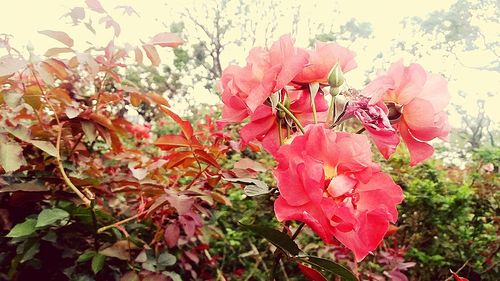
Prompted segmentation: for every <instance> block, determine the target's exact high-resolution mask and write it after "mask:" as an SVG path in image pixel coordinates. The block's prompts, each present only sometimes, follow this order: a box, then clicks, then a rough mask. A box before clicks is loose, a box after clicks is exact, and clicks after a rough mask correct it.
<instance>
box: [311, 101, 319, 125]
mask: <svg viewBox="0 0 500 281" xmlns="http://www.w3.org/2000/svg"><path fill="white" fill-rule="evenodd" d="M314 100H315V97H313V94H312V93H311V107H312V110H313V119H314V124H318V116H317V114H316V103H315V102H314Z"/></svg>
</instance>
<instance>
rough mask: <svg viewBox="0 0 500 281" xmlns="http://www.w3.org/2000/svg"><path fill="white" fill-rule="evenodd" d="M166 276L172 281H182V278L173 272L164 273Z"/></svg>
mask: <svg viewBox="0 0 500 281" xmlns="http://www.w3.org/2000/svg"><path fill="white" fill-rule="evenodd" d="M162 273H163V274H164V275H167V276H168V277H170V278H171V279H172V281H182V278H181V276H180V275H179V274H177V273H175V272H171V271H163V272H162Z"/></svg>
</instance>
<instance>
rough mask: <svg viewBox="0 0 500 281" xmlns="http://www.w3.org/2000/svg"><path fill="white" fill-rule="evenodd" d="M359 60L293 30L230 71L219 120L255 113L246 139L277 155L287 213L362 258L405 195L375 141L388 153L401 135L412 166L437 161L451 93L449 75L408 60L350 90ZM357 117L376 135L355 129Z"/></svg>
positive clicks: (282, 213) (282, 211) (280, 210)
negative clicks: (297, 37) (348, 79)
mask: <svg viewBox="0 0 500 281" xmlns="http://www.w3.org/2000/svg"><path fill="white" fill-rule="evenodd" d="M354 57H355V53H354V52H352V51H350V50H349V49H347V48H344V47H341V46H339V45H338V44H335V43H324V42H317V43H316V46H315V48H314V50H306V49H302V48H298V47H295V46H294V40H293V38H292V37H291V36H290V35H284V36H282V37H281V38H280V39H279V40H278V41H277V42H275V43H274V44H273V45H272V46H271V47H270V48H269V49H267V48H254V49H252V50H251V51H250V54H249V56H248V57H247V60H246V65H245V66H244V67H240V66H236V65H231V66H229V67H227V68H226V69H225V70H224V72H223V73H222V77H221V80H220V81H219V84H218V88H219V91H220V92H221V94H222V100H223V103H224V107H223V110H222V119H221V120H220V121H219V124H220V125H225V124H228V123H238V122H242V121H243V120H245V119H246V118H249V122H248V123H247V124H246V125H245V126H243V127H242V129H241V131H240V135H241V140H242V145H245V144H248V143H249V142H252V141H258V142H260V143H261V144H262V146H263V147H264V148H265V149H266V150H267V151H268V152H269V153H270V154H271V155H273V156H274V158H275V159H276V160H277V162H278V166H277V168H276V169H275V170H274V175H275V177H276V180H277V183H278V188H279V191H280V195H279V197H278V199H277V200H276V201H275V204H274V209H275V213H276V217H277V218H278V220H280V221H286V220H297V221H301V222H304V223H306V224H307V225H308V226H309V227H310V228H311V229H312V230H313V231H314V232H315V233H317V234H318V235H319V236H320V237H321V239H323V241H324V242H325V243H337V242H340V243H342V244H343V245H345V246H346V247H347V248H349V249H350V250H352V251H353V253H354V255H355V258H356V260H357V261H360V260H362V259H363V258H364V257H365V256H366V255H368V254H369V253H370V251H372V250H374V249H375V248H376V247H377V246H378V244H379V243H380V242H381V241H382V239H383V237H384V236H385V234H386V232H387V230H388V228H389V225H390V223H395V222H396V220H397V217H398V212H397V209H396V206H397V205H398V204H400V203H401V202H402V200H403V192H402V190H401V188H400V187H399V186H398V185H397V184H395V183H394V181H393V180H392V179H391V177H390V176H388V175H387V174H385V173H383V172H382V171H381V170H380V167H379V165H378V164H376V163H374V162H373V161H372V157H371V145H370V142H369V140H370V139H371V141H372V142H373V144H374V145H375V147H376V148H377V149H378V150H379V151H380V153H381V154H382V155H383V156H384V157H385V158H389V157H390V156H391V154H393V153H394V151H395V150H396V147H397V146H398V145H399V143H400V139H402V140H403V141H404V143H405V144H406V147H407V148H408V150H409V153H410V165H416V164H418V163H420V162H421V161H423V160H425V159H427V158H429V157H430V156H431V155H432V154H433V152H434V149H433V147H432V145H430V144H429V143H428V142H429V141H431V140H433V139H435V138H441V139H446V137H447V135H448V132H449V125H448V122H447V115H446V113H445V112H444V111H443V110H444V108H445V107H446V105H447V104H448V102H449V94H448V90H447V82H446V80H445V79H444V78H443V77H441V76H440V75H435V74H430V73H427V72H426V71H425V70H424V69H423V68H422V67H421V66H420V65H418V64H412V65H410V66H404V65H403V63H402V62H397V63H394V64H393V65H392V66H391V67H390V69H389V70H388V71H387V72H386V73H383V74H381V75H380V76H379V77H378V78H376V79H375V80H373V81H372V82H371V83H369V84H368V85H367V86H366V87H365V88H364V89H362V90H360V91H357V90H355V89H352V88H349V87H347V86H346V84H347V83H345V81H344V80H345V78H344V75H343V74H344V73H346V72H348V71H350V70H352V69H354V68H355V67H356V66H357V65H356V62H355V60H354ZM328 95H330V97H329V98H327V97H328ZM328 100H329V101H330V102H329V101H328ZM350 119H353V120H355V122H357V123H359V127H360V128H361V129H359V130H357V132H358V133H362V132H363V131H365V132H366V133H367V135H368V137H367V136H365V135H361V134H356V133H352V132H348V130H347V129H346V126H345V124H347V123H348V122H346V121H347V120H350ZM352 123H353V122H349V124H352Z"/></svg>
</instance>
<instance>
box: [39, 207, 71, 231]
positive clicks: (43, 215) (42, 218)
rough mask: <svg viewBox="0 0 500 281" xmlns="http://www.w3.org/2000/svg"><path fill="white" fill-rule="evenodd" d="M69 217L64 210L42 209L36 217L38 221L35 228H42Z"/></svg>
mask: <svg viewBox="0 0 500 281" xmlns="http://www.w3.org/2000/svg"><path fill="white" fill-rule="evenodd" d="M68 217H69V213H68V212H66V211H65V210H62V209H58V208H53V209H44V210H43V211H42V212H40V214H39V215H38V220H37V223H36V227H44V226H47V225H51V224H54V223H55V222H57V221H61V220H63V219H66V218H68Z"/></svg>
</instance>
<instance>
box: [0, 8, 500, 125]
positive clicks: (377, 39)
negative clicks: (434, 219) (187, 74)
mask: <svg viewBox="0 0 500 281" xmlns="http://www.w3.org/2000/svg"><path fill="white" fill-rule="evenodd" d="M0 1H3V2H5V3H3V5H2V7H3V9H2V10H3V13H2V16H1V17H0V26H1V27H2V28H1V31H0V33H7V34H12V35H13V36H14V38H13V39H12V40H11V43H12V44H13V45H14V46H15V47H19V48H22V46H26V45H27V44H31V45H32V46H33V47H34V48H35V52H36V53H39V54H43V53H44V52H45V50H47V49H48V48H51V47H58V46H60V44H59V43H58V42H57V41H54V40H53V39H50V38H49V37H46V36H44V35H41V34H38V33H37V31H40V30H61V31H66V32H67V33H68V34H69V35H70V36H72V37H73V39H74V40H75V48H76V49H81V50H83V49H85V48H87V47H89V46H91V45H90V44H89V43H88V42H91V43H92V45H96V46H104V45H106V44H107V42H108V41H109V40H110V39H111V38H112V31H111V30H110V29H107V30H106V29H104V28H102V25H99V24H98V20H99V17H96V14H95V13H92V15H93V19H94V23H93V25H94V27H95V28H96V30H97V35H95V36H94V35H93V34H92V33H91V32H90V31H88V30H87V29H85V28H84V27H83V26H72V25H71V24H70V19H69V18H61V16H62V15H64V14H65V13H67V12H68V11H69V9H70V8H72V7H76V6H85V3H84V0H45V1H37V0H16V1H12V0H0ZM203 2H204V1H193V0H190V1H174V0H170V1H165V0H161V1H160V0H158V1H157V0H148V1H145V0H142V1H141V0H101V4H102V6H103V7H104V8H105V9H106V10H107V11H108V12H109V13H110V14H111V15H112V16H113V18H115V20H117V21H118V22H119V23H120V25H121V27H122V34H121V35H120V37H119V38H118V39H117V42H118V43H125V42H129V43H131V44H138V43H139V42H140V41H139V40H141V39H142V40H143V41H146V40H148V39H149V38H150V37H151V36H153V35H155V34H157V33H159V32H164V31H168V26H169V25H170V24H171V23H172V22H175V21H179V20H184V21H185V22H187V19H183V18H182V17H181V16H180V14H181V12H182V11H184V9H185V8H186V7H193V6H198V7H199V6H200V5H201V3H203ZM277 2H278V3H277V6H278V10H279V11H280V14H279V15H274V16H273V17H272V18H263V19H262V23H268V22H272V21H275V22H276V32H275V37H276V38H277V37H279V36H280V35H281V34H284V33H290V32H292V27H291V19H292V18H293V13H294V11H295V10H294V9H292V8H291V7H296V6H298V7H299V10H300V24H299V27H298V30H297V33H296V34H294V35H295V36H296V39H297V42H296V45H298V46H300V47H307V44H308V42H309V38H312V37H314V34H311V32H310V30H309V28H308V24H309V26H315V25H317V24H320V23H329V24H334V25H335V24H338V25H341V24H342V23H345V22H347V21H348V20H350V19H351V18H355V19H357V20H358V21H360V22H369V23H370V24H371V25H372V28H373V38H369V39H366V40H365V39H362V40H359V41H357V42H356V44H352V45H350V46H348V47H349V48H351V49H353V50H354V51H355V52H356V53H357V58H356V60H357V62H358V68H357V69H355V70H353V71H351V72H350V73H349V74H348V77H347V78H348V79H349V80H348V82H349V84H350V85H352V86H355V87H357V88H362V87H363V80H364V72H365V70H369V69H371V68H372V67H373V63H374V61H373V58H374V57H375V55H376V54H377V53H378V52H383V53H384V58H383V62H384V63H380V62H376V63H380V65H378V64H377V65H375V68H376V69H380V68H387V67H388V66H389V64H390V63H392V62H395V61H397V60H399V59H401V58H404V59H405V62H406V63H407V64H409V63H413V62H417V63H420V64H421V65H422V66H423V67H424V68H425V69H427V70H430V71H432V72H437V73H442V74H444V75H446V76H447V77H449V78H450V83H449V87H450V92H451V94H452V102H453V103H455V104H460V105H462V106H464V107H465V108H466V109H467V110H468V111H470V112H471V113H472V112H473V110H474V109H475V108H476V107H475V104H476V100H477V99H479V98H480V99H487V101H488V102H487V104H486V111H487V114H488V115H489V116H490V118H491V119H492V120H493V121H494V122H497V124H496V125H498V122H500V110H498V109H497V108H496V107H497V106H498V105H500V98H499V96H498V94H497V92H498V89H499V88H500V73H499V72H492V71H490V72H487V71H477V70H473V69H470V68H466V67H463V66H461V65H459V64H458V63H457V62H456V61H451V60H445V59H444V58H443V57H442V54H440V53H439V52H436V51H434V52H432V53H430V54H429V56H426V57H424V58H422V59H419V60H418V61H416V59H415V58H413V57H412V56H410V55H408V54H407V53H404V52H401V51H399V52H398V51H395V52H390V50H391V47H392V43H393V42H392V40H394V39H403V40H405V39H406V38H407V39H408V40H415V38H413V37H412V35H411V33H410V31H408V30H404V29H403V27H402V26H401V25H400V22H401V21H402V20H403V19H404V18H406V17H412V16H417V17H422V18H425V16H426V15H427V14H429V13H430V12H432V11H435V10H440V9H447V8H448V7H449V6H450V5H451V4H453V3H454V1H450V0H441V1H436V0H421V1H414V0H404V1H403V0H400V1H396V0H394V1H389V0H378V1H362V0H341V1H332V0H308V1H293V0H290V1H287V0H279V1H277ZM118 5H129V6H132V7H133V8H134V9H135V10H136V11H137V12H138V13H139V15H140V17H138V16H136V15H132V16H126V15H122V11H121V10H117V9H115V7H116V6H118ZM497 8H498V7H497ZM199 16H200V20H201V21H203V16H202V15H199ZM260 16H261V15H260V14H259V15H257V14H256V15H255V17H260ZM234 20H235V22H237V19H234ZM163 24H165V25H166V26H167V27H165V26H164V25H163ZM498 28H499V26H498V25H497V26H489V27H485V28H484V30H483V31H484V32H485V33H486V35H487V36H496V37H497V38H498V39H499V40H500V38H499V32H498V30H500V29H498ZM186 29H187V30H186V34H184V35H183V36H185V38H190V37H191V36H193V34H189V30H192V26H189V24H188V25H187V26H186ZM262 34H264V26H259V28H258V30H257V34H256V45H258V46H262V45H263V44H264V42H265V40H264V38H263V36H262ZM238 35H239V34H237V33H235V34H228V36H234V37H235V38H236V37H237V36H238ZM276 38H274V39H273V40H275V39H276ZM188 43H190V42H188ZM342 43H344V45H345V44H349V42H342ZM250 47H251V46H236V45H233V46H228V49H227V50H226V51H225V52H224V57H223V58H222V63H223V64H224V65H223V66H226V65H227V64H229V63H231V62H240V63H241V62H243V61H244V59H245V57H246V55H247V54H248V50H249V48H250ZM160 52H161V54H162V57H163V58H165V59H166V60H165V61H168V58H171V56H172V51H171V50H169V49H168V48H165V49H161V50H160ZM457 55H458V56H459V57H460V58H461V59H462V62H463V63H465V64H467V65H469V66H477V65H481V64H484V63H487V62H489V61H491V59H492V57H491V54H489V53H487V52H484V51H479V52H469V53H458V54H457ZM373 75H374V74H373ZM459 90H462V91H465V92H467V93H468V97H467V99H464V98H462V97H460V96H459V95H458V91H459ZM193 92H194V93H195V94H194V97H195V98H196V100H198V101H203V102H208V103H212V104H213V103H214V101H215V102H217V99H214V94H215V93H208V92H207V91H206V90H205V89H203V88H202V87H196V88H195V89H193ZM488 93H489V94H488ZM179 106H180V107H182V105H179ZM450 114H452V116H451V118H450V121H451V123H452V125H453V126H459V124H460V123H459V117H458V116H456V114H455V113H454V110H452V109H451V108H450Z"/></svg>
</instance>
